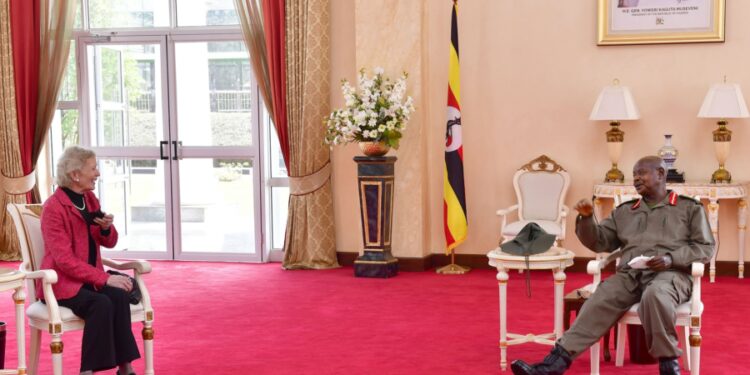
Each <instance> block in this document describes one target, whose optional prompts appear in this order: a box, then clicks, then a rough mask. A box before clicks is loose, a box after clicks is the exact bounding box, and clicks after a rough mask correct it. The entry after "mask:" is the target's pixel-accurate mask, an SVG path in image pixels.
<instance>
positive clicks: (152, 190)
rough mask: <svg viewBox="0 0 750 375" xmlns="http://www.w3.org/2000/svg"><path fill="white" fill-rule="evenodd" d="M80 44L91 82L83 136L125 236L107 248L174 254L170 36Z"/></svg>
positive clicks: (105, 204) (105, 202)
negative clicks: (97, 164) (170, 139)
mask: <svg viewBox="0 0 750 375" xmlns="http://www.w3.org/2000/svg"><path fill="white" fill-rule="evenodd" d="M78 47H79V48H80V50H79V56H82V58H81V62H82V64H81V66H80V69H81V78H82V86H85V87H86V88H87V89H86V90H84V92H86V93H87V95H84V96H83V103H82V105H83V108H84V109H83V117H84V118H83V121H82V124H87V125H88V126H86V125H84V126H83V131H82V137H81V141H82V144H84V145H89V146H90V147H92V148H93V149H94V151H96V153H97V157H98V160H99V169H100V171H101V176H100V178H99V183H98V184H97V192H96V193H97V195H98V196H99V199H100V200H101V203H102V210H103V211H105V212H108V213H112V214H113V215H114V217H115V225H116V226H117V228H118V232H119V234H120V238H119V241H118V244H117V247H116V248H115V249H112V250H111V251H107V250H105V251H104V252H105V254H106V255H108V256H115V257H116V256H118V255H119V256H127V257H144V258H151V259H172V258H173V251H172V247H173V241H172V237H171V233H172V232H173V231H174V227H173V224H172V220H171V209H170V205H171V202H170V199H171V189H170V185H169V184H170V183H171V179H170V175H171V169H172V166H171V164H169V162H168V157H167V158H166V160H165V156H167V155H166V154H167V153H168V152H169V148H168V147H167V142H168V139H169V127H168V124H169V115H168V111H167V101H166V97H167V95H166V90H167V86H168V85H167V74H166V73H167V70H166V69H167V67H166V61H167V58H166V57H167V55H166V54H167V48H166V39H165V38H164V37H159V36H156V37H89V38H81V40H80V42H79V44H78ZM123 253H127V254H123Z"/></svg>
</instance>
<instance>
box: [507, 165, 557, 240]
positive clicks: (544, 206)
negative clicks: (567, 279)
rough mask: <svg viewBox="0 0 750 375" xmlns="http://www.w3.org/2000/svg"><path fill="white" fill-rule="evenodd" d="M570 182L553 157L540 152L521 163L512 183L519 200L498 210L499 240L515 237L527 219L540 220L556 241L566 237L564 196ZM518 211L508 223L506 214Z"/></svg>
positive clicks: (539, 222) (538, 221)
mask: <svg viewBox="0 0 750 375" xmlns="http://www.w3.org/2000/svg"><path fill="white" fill-rule="evenodd" d="M569 186H570V175H569V174H568V172H566V171H565V169H563V167H561V166H560V165H559V164H557V163H556V162H555V161H554V160H552V159H550V158H549V157H547V155H541V156H539V157H538V158H536V159H534V160H532V161H530V162H528V163H527V164H526V165H524V166H522V167H521V168H520V169H518V171H516V173H515V174H514V175H513V187H514V188H515V190H516V198H517V200H518V203H517V204H515V205H513V206H510V207H508V208H505V209H502V210H498V211H497V215H498V216H500V217H501V218H502V221H501V224H500V234H501V236H502V242H506V241H508V240H511V239H513V238H515V237H516V235H517V234H518V232H520V231H521V229H522V228H523V227H524V226H525V225H526V224H528V223H529V222H535V223H537V224H539V226H540V227H542V229H544V230H545V231H546V232H547V233H549V234H554V235H555V236H556V237H557V239H556V242H557V245H560V244H561V241H562V240H564V239H565V218H566V216H567V215H568V207H566V206H565V204H564V202H565V196H566V194H567V192H568V187H569ZM514 211H517V212H518V221H515V222H510V223H508V216H509V215H510V214H511V213H513V212H514Z"/></svg>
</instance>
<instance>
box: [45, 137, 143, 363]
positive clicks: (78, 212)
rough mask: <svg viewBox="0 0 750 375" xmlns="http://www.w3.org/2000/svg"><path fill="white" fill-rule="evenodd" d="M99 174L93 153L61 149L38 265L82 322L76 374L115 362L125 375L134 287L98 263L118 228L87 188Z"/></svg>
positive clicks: (133, 353) (134, 354)
mask: <svg viewBox="0 0 750 375" xmlns="http://www.w3.org/2000/svg"><path fill="white" fill-rule="evenodd" d="M98 177H99V170H98V169H97V163H96V155H95V154H94V152H93V151H91V150H88V149H85V148H82V147H78V146H72V147H69V148H67V149H66V150H65V151H64V152H63V155H62V156H61V157H60V160H59V161H58V163H57V185H58V186H59V188H58V189H57V190H56V191H55V193H54V194H52V196H51V197H49V199H47V201H46V202H45V203H44V210H43V211H42V235H43V237H44V259H43V260H42V268H46V269H53V270H55V271H56V272H57V275H58V281H57V283H56V284H53V285H52V289H53V291H54V292H55V296H56V297H57V298H58V300H57V302H58V304H60V306H65V307H67V308H70V309H71V310H72V311H73V313H75V314H76V315H77V316H79V317H81V318H82V319H83V320H84V321H85V322H86V325H85V328H84V330H83V343H82V348H81V374H86V375H88V374H93V372H94V371H102V370H107V369H111V368H114V367H116V366H117V367H118V370H117V373H118V375H130V374H134V372H133V367H132V366H131V362H132V361H133V360H135V359H138V358H140V353H139V352H138V347H137V346H136V344H135V338H134V337H133V332H132V331H131V327H130V306H129V301H128V292H129V291H130V290H131V289H132V288H133V285H132V283H131V281H130V279H129V278H128V277H127V276H121V275H110V274H108V273H106V272H104V268H103V267H102V258H101V253H100V251H99V247H100V246H104V247H109V248H111V247H114V246H115V245H116V244H117V230H116V229H115V227H114V225H112V215H109V214H105V213H103V212H102V211H101V209H100V206H99V200H98V199H97V198H96V196H95V195H94V193H93V192H92V190H94V188H95V186H96V179H97V178H98ZM37 293H38V294H37V295H42V294H41V291H38V292H37Z"/></svg>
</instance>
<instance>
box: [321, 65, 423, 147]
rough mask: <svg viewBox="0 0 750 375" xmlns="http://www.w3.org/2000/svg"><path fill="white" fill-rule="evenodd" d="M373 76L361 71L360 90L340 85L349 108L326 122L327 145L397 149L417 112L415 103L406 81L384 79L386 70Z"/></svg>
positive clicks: (334, 112) (376, 69)
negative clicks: (356, 144)
mask: <svg viewBox="0 0 750 375" xmlns="http://www.w3.org/2000/svg"><path fill="white" fill-rule="evenodd" d="M373 73H374V75H373V76H368V75H367V74H366V73H365V70H364V69H362V70H360V71H359V76H358V79H357V86H358V88H359V89H358V90H355V89H354V87H352V86H351V85H350V84H349V82H348V81H347V80H342V81H341V91H342V93H343V94H344V100H345V102H346V105H345V107H344V108H340V109H337V110H335V111H333V112H332V113H331V114H330V116H328V117H326V118H324V119H323V123H324V124H325V125H326V127H327V131H326V138H325V141H326V143H327V144H330V145H339V144H347V143H351V142H382V143H384V144H386V145H387V146H389V147H393V148H395V149H398V143H399V140H400V139H401V134H402V132H403V131H404V130H406V123H407V122H408V121H409V117H410V116H411V114H412V112H414V104H413V102H414V100H413V99H412V98H411V96H406V97H405V94H406V77H407V74H406V73H403V74H402V75H401V77H399V78H398V79H397V80H395V81H391V80H390V79H389V78H388V77H384V76H383V68H375V69H374V70H373Z"/></svg>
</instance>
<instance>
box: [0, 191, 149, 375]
mask: <svg viewBox="0 0 750 375" xmlns="http://www.w3.org/2000/svg"><path fill="white" fill-rule="evenodd" d="M7 209H8V212H9V213H10V216H11V218H12V219H13V223H14V225H15V228H16V232H17V234H18V241H19V245H20V249H21V256H22V258H23V263H22V264H21V271H23V272H24V273H25V274H26V278H27V280H28V284H27V294H28V301H29V303H30V305H29V307H28V308H27V309H26V316H27V317H28V318H29V326H30V331H31V342H30V350H29V373H30V374H32V375H34V374H36V372H37V368H38V367H39V349H40V343H41V333H42V331H47V332H49V334H50V336H51V337H52V339H51V342H50V350H51V352H52V368H53V372H54V374H55V375H60V374H62V352H63V342H62V334H63V332H66V331H75V330H82V329H83V326H84V321H83V320H82V319H80V318H79V317H77V316H76V315H75V314H73V312H72V311H71V310H70V309H68V308H65V307H61V306H59V305H58V304H57V299H56V298H55V294H54V293H53V292H52V284H54V283H56V282H57V273H56V272H55V271H53V270H40V269H39V265H40V264H41V261H42V257H43V256H44V240H43V239H42V228H41V222H40V215H41V213H42V206H41V205H33V204H14V203H9V204H8V206H7ZM102 262H103V263H104V265H105V266H107V267H110V268H114V269H117V270H133V273H134V277H135V279H136V282H137V283H138V287H140V289H141V294H142V299H141V303H139V304H137V305H130V314H131V320H132V321H133V323H135V322H143V330H142V334H143V350H144V352H145V353H144V361H145V374H146V375H153V374H154V359H153V358H154V341H153V340H154V331H153V328H152V324H153V320H154V310H153V309H152V307H151V298H150V296H149V293H148V289H146V283H145V282H144V280H143V277H142V275H143V274H146V273H149V272H151V265H150V264H149V263H148V262H146V261H129V262H126V263H118V262H115V261H113V260H111V259H107V258H102ZM38 282H41V283H42V290H43V293H44V301H45V303H43V302H41V301H40V300H39V296H37V295H36V288H35V287H34V285H35V283H38Z"/></svg>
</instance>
